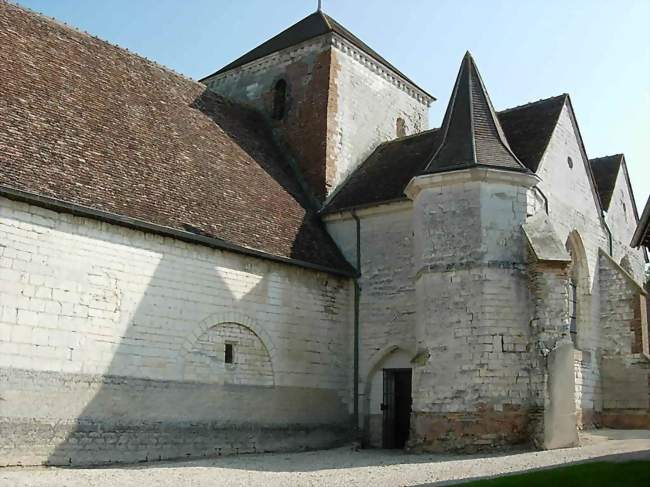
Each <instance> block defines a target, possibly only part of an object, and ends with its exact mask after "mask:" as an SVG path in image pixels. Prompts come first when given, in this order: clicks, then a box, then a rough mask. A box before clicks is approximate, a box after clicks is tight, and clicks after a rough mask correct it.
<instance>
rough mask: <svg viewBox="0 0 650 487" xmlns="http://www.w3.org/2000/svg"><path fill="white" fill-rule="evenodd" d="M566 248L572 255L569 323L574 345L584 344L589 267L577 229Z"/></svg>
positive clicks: (568, 292)
mask: <svg viewBox="0 0 650 487" xmlns="http://www.w3.org/2000/svg"><path fill="white" fill-rule="evenodd" d="M566 248H567V250H568V251H569V254H570V255H571V267H570V272H569V283H568V289H567V298H568V299H567V301H568V303H567V304H568V325H569V327H568V328H569V330H568V331H569V334H570V336H571V341H572V342H573V346H574V347H575V348H576V349H577V348H579V347H578V346H579V345H581V346H584V343H585V337H584V336H583V335H584V333H583V332H585V326H586V325H587V324H588V323H587V322H588V321H589V318H588V316H589V307H590V304H589V294H590V293H589V268H588V266H587V255H586V252H585V247H584V245H583V243H582V239H581V238H580V234H579V233H578V232H577V231H573V232H571V233H570V234H569V238H568V240H567V242H566Z"/></svg>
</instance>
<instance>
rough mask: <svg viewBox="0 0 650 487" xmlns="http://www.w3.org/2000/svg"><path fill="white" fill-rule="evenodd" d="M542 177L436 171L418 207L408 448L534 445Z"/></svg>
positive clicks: (421, 188)
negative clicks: (534, 290) (532, 291)
mask: <svg viewBox="0 0 650 487" xmlns="http://www.w3.org/2000/svg"><path fill="white" fill-rule="evenodd" d="M536 182H537V178H536V176H534V175H532V174H526V173H521V172H512V171H505V170H498V169H490V168H485V167H474V168H471V169H465V170H458V171H453V172H446V173H438V174H429V175H425V176H420V177H418V178H416V179H414V180H413V181H412V182H411V183H410V185H409V187H408V188H407V194H408V196H409V197H410V198H411V199H413V201H414V210H413V215H414V216H413V218H414V246H415V249H414V262H415V265H416V269H415V275H416V277H415V279H416V283H415V286H416V299H417V307H416V317H417V318H416V323H417V328H416V340H417V346H418V347H419V352H420V353H419V355H420V356H421V357H425V359H424V360H421V361H420V364H419V365H418V366H416V367H415V369H414V382H413V413H412V417H411V439H410V446H411V448H413V449H418V450H424V451H448V450H462V451H475V450H479V449H486V448H494V447H499V446H504V445H510V444H517V443H523V442H526V441H528V438H529V433H528V421H529V414H528V413H529V411H528V406H529V396H530V383H529V382H530V373H531V370H530V369H531V367H530V365H531V360H530V353H531V350H530V326H529V320H530V314H531V312H530V309H531V304H530V299H529V293H528V286H527V274H526V256H525V245H524V241H523V233H522V230H521V225H522V224H523V223H524V222H525V220H526V201H527V191H528V190H529V189H530V187H531V186H532V185H534V184H535V183H536Z"/></svg>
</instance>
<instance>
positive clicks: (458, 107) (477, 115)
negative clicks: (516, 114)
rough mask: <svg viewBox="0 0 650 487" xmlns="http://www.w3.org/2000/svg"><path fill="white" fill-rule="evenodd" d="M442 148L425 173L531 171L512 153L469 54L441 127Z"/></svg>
mask: <svg viewBox="0 0 650 487" xmlns="http://www.w3.org/2000/svg"><path fill="white" fill-rule="evenodd" d="M440 137H441V141H440V145H439V147H438V149H437V151H436V152H435V154H434V155H433V157H432V158H431V160H430V161H429V163H428V164H427V167H426V168H425V170H424V172H425V173H435V172H443V171H453V170H455V169H461V168H466V167H471V166H492V167H498V168H503V169H509V170H516V171H528V169H527V168H526V166H524V165H523V164H522V163H521V162H520V161H519V160H518V159H517V156H515V154H514V153H513V152H512V149H511V148H510V145H509V144H508V141H507V140H506V137H505V135H504V133H503V129H502V128H501V124H500V122H499V119H498V118H497V115H496V113H495V111H494V108H493V107H492V102H491V101H490V97H489V95H488V93H487V90H486V89H485V85H484V84H483V80H482V79H481V75H480V74H479V71H478V68H477V67H476V63H475V62H474V59H473V58H472V56H471V54H470V53H469V52H467V53H466V54H465V56H464V57H463V61H462V63H461V65H460V70H459V71H458V77H457V78H456V84H455V85H454V89H453V92H452V95H451V98H450V100H449V105H448V106H447V111H446V112H445V116H444V118H443V121H442V126H441V128H440Z"/></svg>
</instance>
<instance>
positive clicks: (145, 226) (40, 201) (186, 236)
mask: <svg viewBox="0 0 650 487" xmlns="http://www.w3.org/2000/svg"><path fill="white" fill-rule="evenodd" d="M0 196H4V197H5V198H8V199H10V200H15V201H21V202H24V203H28V204H31V205H34V206H39V207H41V208H46V209H50V210H53V211H58V212H62V213H69V214H72V215H76V216H81V217H86V218H91V219H94V220H99V221H103V222H106V223H111V224H113V225H119V226H122V227H127V228H131V229H133V230H140V231H143V232H147V233H154V234H157V235H161V236H165V237H171V238H175V239H177V240H181V241H184V242H188V243H194V244H199V245H203V246H206V247H210V248H214V249H219V250H227V251H230V252H234V253H238V254H243V255H247V256H251V257H258V258H261V259H266V260H270V261H274V262H279V263H282V264H290V265H295V266H298V267H303V268H307V269H311V270H316V271H320V272H326V273H329V274H334V275H338V276H343V277H357V276H358V272H357V271H356V270H354V269H352V267H351V266H349V268H348V269H343V268H341V269H338V268H334V267H328V266H324V265H321V264H316V263H313V262H308V261H304V260H300V259H294V258H290V257H282V256H278V255H274V254H270V253H268V252H264V251H261V250H257V249H252V248H249V247H244V246H242V245H238V244H234V243H232V242H227V241H225V240H222V239H219V238H216V237H209V236H205V235H199V234H196V233H191V232H186V231H182V230H177V229H175V228H171V227H166V226H164V225H158V224H156V223H151V222H148V221H145V220H140V219H137V218H131V217H128V216H125V215H119V214H117V213H110V212H107V211H103V210H97V209H95V208H91V207H87V206H83V205H79V204H76V203H71V202H68V201H63V200H60V199H57V198H52V197H49V196H43V195H40V194H37V193H31V192H28V191H23V190H20V189H17V188H12V187H9V186H5V185H0Z"/></svg>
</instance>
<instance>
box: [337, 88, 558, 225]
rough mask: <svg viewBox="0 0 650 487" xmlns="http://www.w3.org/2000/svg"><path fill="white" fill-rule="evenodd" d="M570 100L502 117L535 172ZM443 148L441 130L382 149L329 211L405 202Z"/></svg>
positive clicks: (521, 155) (349, 181)
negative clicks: (415, 179)
mask: <svg viewBox="0 0 650 487" xmlns="http://www.w3.org/2000/svg"><path fill="white" fill-rule="evenodd" d="M566 96H567V95H560V96H555V97H552V98H547V99H545V100H539V101H536V102H533V103H529V104H527V105H522V106H519V107H515V108H510V109H507V110H504V111H502V112H498V113H497V116H498V118H499V121H500V122H501V125H502V127H503V130H504V133H505V136H506V139H507V140H508V142H509V143H510V147H511V148H512V149H513V151H514V153H515V154H516V155H517V157H518V159H519V160H520V161H522V162H524V163H525V164H526V167H528V168H529V169H530V170H531V171H535V170H536V169H537V167H538V166H539V162H540V161H541V159H542V156H543V155H544V151H545V149H546V146H547V144H548V141H549V140H550V138H551V135H552V133H553V129H554V128H555V124H556V122H557V120H558V118H559V115H560V112H561V110H562V106H564V101H565V99H566ZM439 144H440V130H439V129H434V130H430V131H427V132H422V133H421V134H416V135H413V136H411V137H407V138H403V139H396V140H392V141H390V142H386V143H384V144H382V145H380V146H379V147H378V148H377V150H375V151H374V152H373V153H372V154H371V156H370V157H369V158H368V159H367V160H366V161H364V162H363V164H361V166H360V167H359V168H358V169H357V170H356V171H355V172H354V173H353V174H352V175H351V176H350V177H349V178H348V179H347V181H345V183H344V184H343V186H342V187H341V188H340V189H339V190H338V191H337V192H336V193H335V194H334V195H333V197H332V199H331V200H330V202H329V203H328V204H327V206H326V209H325V212H333V211H338V210H342V209H345V208H353V207H359V206H365V205H370V204H376V203H381V202H384V201H392V200H397V199H401V198H405V196H404V188H405V187H406V185H407V184H408V182H409V181H410V180H411V179H412V178H413V177H414V176H415V175H417V174H419V173H420V172H421V171H422V170H423V169H424V168H425V166H426V164H427V162H428V161H429V159H430V158H431V154H433V153H434V152H435V151H436V150H437V148H438V145H439Z"/></svg>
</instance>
